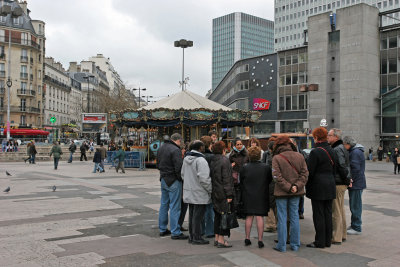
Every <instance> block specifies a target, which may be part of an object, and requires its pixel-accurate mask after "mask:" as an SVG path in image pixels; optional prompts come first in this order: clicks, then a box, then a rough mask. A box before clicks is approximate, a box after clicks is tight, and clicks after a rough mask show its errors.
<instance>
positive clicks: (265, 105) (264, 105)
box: [253, 98, 271, 110]
mask: <svg viewBox="0 0 400 267" xmlns="http://www.w3.org/2000/svg"><path fill="white" fill-rule="evenodd" d="M270 104H271V102H270V101H268V100H265V99H263V98H253V110H269V105H270Z"/></svg>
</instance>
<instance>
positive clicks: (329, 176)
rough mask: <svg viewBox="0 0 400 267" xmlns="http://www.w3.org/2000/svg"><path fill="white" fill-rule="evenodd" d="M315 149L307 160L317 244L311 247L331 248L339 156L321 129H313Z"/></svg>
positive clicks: (309, 190)
mask: <svg viewBox="0 0 400 267" xmlns="http://www.w3.org/2000/svg"><path fill="white" fill-rule="evenodd" d="M312 135H313V137H314V142H315V148H314V149H313V150H311V152H310V155H309V157H308V160H307V166H308V171H309V176H308V181H307V184H306V196H307V197H308V198H310V199H311V205H312V210H313V222H314V228H315V241H314V242H312V243H311V244H308V245H307V247H311V248H324V247H330V246H331V242H332V202H333V199H335V198H336V183H335V175H334V174H335V166H336V163H337V157H336V153H335V152H334V151H333V149H332V148H331V146H330V145H329V144H328V142H327V136H328V131H327V130H326V129H325V128H323V127H319V128H316V129H314V130H313V132H312Z"/></svg>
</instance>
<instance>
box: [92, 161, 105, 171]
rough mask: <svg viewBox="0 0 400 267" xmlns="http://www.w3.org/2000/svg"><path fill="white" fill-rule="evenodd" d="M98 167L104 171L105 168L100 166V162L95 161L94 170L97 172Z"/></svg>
mask: <svg viewBox="0 0 400 267" xmlns="http://www.w3.org/2000/svg"><path fill="white" fill-rule="evenodd" d="M97 169H99V171H100V172H102V171H103V168H102V167H101V166H100V162H95V163H94V170H93V172H94V173H95V172H96V171H97Z"/></svg>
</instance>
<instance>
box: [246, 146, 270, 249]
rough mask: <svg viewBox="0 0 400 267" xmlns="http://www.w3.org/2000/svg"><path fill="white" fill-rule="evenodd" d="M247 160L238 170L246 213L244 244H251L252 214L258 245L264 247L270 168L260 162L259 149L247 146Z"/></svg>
mask: <svg viewBox="0 0 400 267" xmlns="http://www.w3.org/2000/svg"><path fill="white" fill-rule="evenodd" d="M248 151H249V160H250V163H247V164H245V165H244V166H243V168H242V170H241V171H240V183H241V188H242V200H243V210H244V213H245V215H246V225H245V230H246V239H245V240H244V244H245V245H246V246H249V245H251V241H250V232H251V226H252V225H253V219H254V216H256V220H257V232H258V247H259V248H262V247H264V243H263V241H262V239H263V233H264V217H263V216H267V215H268V210H269V184H270V182H271V180H272V173H271V168H270V167H269V166H267V165H266V164H264V163H261V161H260V159H261V149H260V148H259V147H250V148H249V150H248Z"/></svg>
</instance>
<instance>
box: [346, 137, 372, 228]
mask: <svg viewBox="0 0 400 267" xmlns="http://www.w3.org/2000/svg"><path fill="white" fill-rule="evenodd" d="M343 145H344V147H345V148H346V149H347V150H348V151H349V157H350V173H351V183H350V185H349V206H350V211H351V225H350V227H349V228H350V229H348V230H347V234H349V235H359V234H361V231H362V229H361V224H362V219H361V215H362V193H363V190H364V189H365V188H367V183H366V180H365V157H364V147H363V146H362V145H360V144H357V142H356V140H355V139H354V138H353V137H350V136H345V137H344V138H343Z"/></svg>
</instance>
